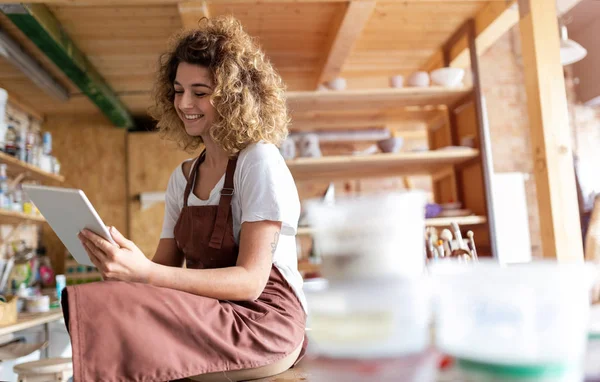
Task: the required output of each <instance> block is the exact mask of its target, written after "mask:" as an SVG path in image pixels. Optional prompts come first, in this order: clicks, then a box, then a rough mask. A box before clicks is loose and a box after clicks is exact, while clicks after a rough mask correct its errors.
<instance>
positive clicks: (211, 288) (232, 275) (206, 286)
mask: <svg viewBox="0 0 600 382" xmlns="http://www.w3.org/2000/svg"><path fill="white" fill-rule="evenodd" d="M148 283H149V284H152V285H155V286H159V287H164V288H171V289H177V290H180V291H183V292H188V293H192V294H196V295H199V296H205V297H210V298H215V299H218V300H232V301H247V300H256V299H257V298H258V297H259V296H260V294H261V293H262V290H263V289H264V285H260V284H261V283H260V278H257V277H255V276H254V275H253V274H252V273H251V272H249V271H248V270H247V269H246V268H244V267H241V266H233V267H227V268H217V269H187V268H176V267H169V266H164V265H160V264H154V265H153V266H152V270H151V272H150V276H149V279H148Z"/></svg>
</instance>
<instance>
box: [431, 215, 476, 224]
mask: <svg viewBox="0 0 600 382" xmlns="http://www.w3.org/2000/svg"><path fill="white" fill-rule="evenodd" d="M452 222H456V224H458V225H459V226H461V227H463V226H470V225H479V224H485V223H487V219H486V218H485V216H476V215H472V216H457V217H444V218H433V219H427V220H425V224H426V225H427V226H429V227H448V226H450V223H452Z"/></svg>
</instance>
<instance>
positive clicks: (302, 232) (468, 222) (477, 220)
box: [296, 215, 487, 236]
mask: <svg viewBox="0 0 600 382" xmlns="http://www.w3.org/2000/svg"><path fill="white" fill-rule="evenodd" d="M452 222H455V223H456V224H458V225H459V226H473V225H480V224H485V223H486V222H487V219H486V218H485V216H477V215H472V216H456V217H450V218H446V217H443V218H431V219H425V225H426V226H427V227H448V226H450V224H451V223H452ZM314 232H315V228H313V227H298V231H297V233H296V235H297V236H310V235H312V234H313V233H314Z"/></svg>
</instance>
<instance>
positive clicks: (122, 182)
mask: <svg viewBox="0 0 600 382" xmlns="http://www.w3.org/2000/svg"><path fill="white" fill-rule="evenodd" d="M43 129H44V130H45V131H50V132H51V133H52V151H53V155H54V156H56V157H57V158H58V160H59V161H60V163H61V174H62V175H64V176H65V182H64V183H61V184H60V186H61V187H72V188H80V189H82V190H83V191H84V192H85V194H86V195H87V197H88V199H89V200H90V202H91V203H92V204H93V206H94V207H95V208H96V210H97V211H98V214H99V215H100V217H101V218H102V220H103V221H104V224H106V225H109V226H115V227H117V229H118V230H119V231H121V232H126V230H127V203H126V195H127V193H126V186H127V179H126V160H125V158H126V157H125V155H126V151H125V139H126V132H125V130H123V129H118V128H115V127H114V126H113V125H112V124H111V123H110V122H109V121H107V120H106V119H105V118H104V117H103V116H101V115H89V116H88V115H78V116H66V115H64V116H63V115H61V116H49V117H48V118H47V120H46V121H45V123H44V125H43ZM43 236H44V241H45V245H46V246H47V248H48V253H49V255H50V256H51V258H52V259H53V262H54V266H55V267H56V268H57V271H58V272H63V271H64V268H63V267H64V257H65V256H64V255H65V248H64V246H63V244H62V243H61V242H60V240H58V237H57V236H56V235H55V234H54V232H53V231H52V230H51V229H50V227H49V226H48V225H44V230H43Z"/></svg>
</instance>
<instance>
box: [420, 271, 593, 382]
mask: <svg viewBox="0 0 600 382" xmlns="http://www.w3.org/2000/svg"><path fill="white" fill-rule="evenodd" d="M431 273H432V276H433V280H434V285H435V287H434V291H435V292H434V293H435V302H436V306H435V309H434V310H435V323H436V344H437V347H438V348H439V349H440V350H441V351H443V352H446V353H448V354H450V355H452V356H454V357H457V358H459V359H461V360H465V361H466V362H470V363H472V364H475V365H479V366H481V365H488V366H490V365H492V366H491V368H490V367H487V366H486V367H484V368H483V369H486V368H487V369H489V370H495V372H498V368H497V367H498V366H502V367H504V369H503V370H504V371H506V370H508V371H511V370H517V371H518V370H524V369H523V367H525V368H526V369H527V371H528V373H530V374H531V373H533V374H535V373H536V372H538V373H541V374H540V375H542V374H543V373H544V372H546V373H547V372H548V371H553V372H557V370H558V371H561V370H562V372H564V373H565V375H573V373H574V372H575V373H578V371H577V369H579V368H580V367H581V365H582V360H583V359H584V357H585V350H586V340H587V329H588V317H589V310H590V303H589V292H590V288H591V284H592V280H593V276H592V274H593V268H592V267H588V266H587V265H585V264H564V263H563V264H558V263H556V262H550V261H539V262H533V263H528V264H520V265H511V266H501V265H499V264H497V263H496V262H494V261H480V262H479V263H478V264H471V265H465V264H463V265H460V264H456V263H437V264H434V265H432V266H431ZM515 368H516V369H515ZM574 370H575V371H574ZM533 374H531V375H533ZM559 374H560V373H559ZM511 380H512V379H511ZM538 380H542V379H538ZM552 380H560V379H552Z"/></svg>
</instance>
